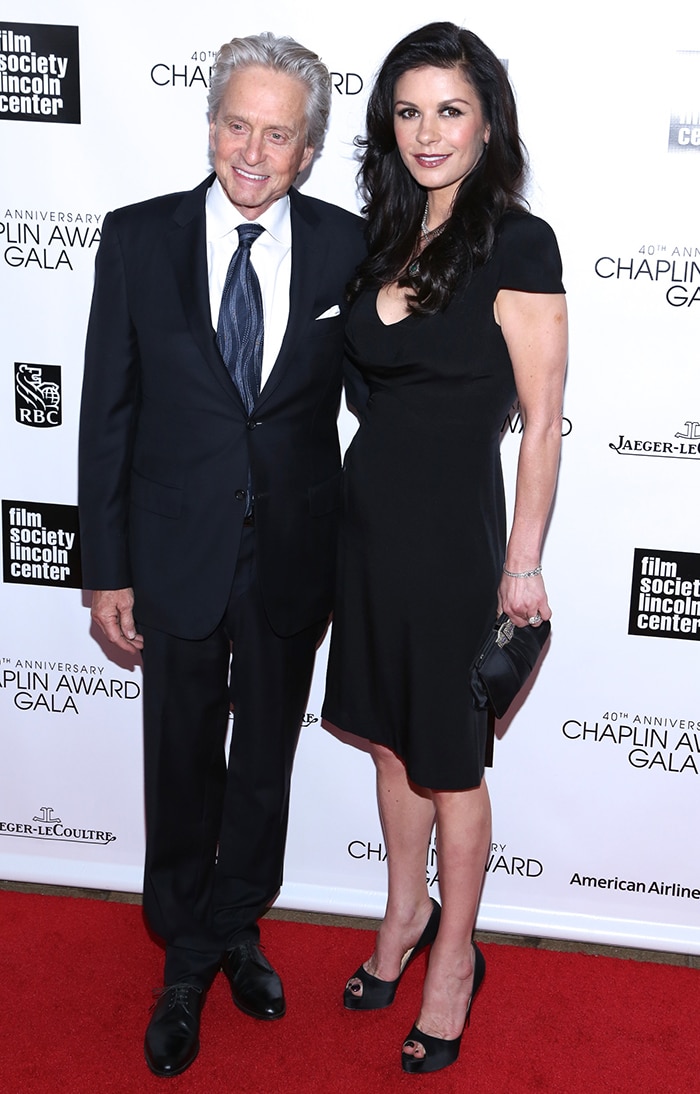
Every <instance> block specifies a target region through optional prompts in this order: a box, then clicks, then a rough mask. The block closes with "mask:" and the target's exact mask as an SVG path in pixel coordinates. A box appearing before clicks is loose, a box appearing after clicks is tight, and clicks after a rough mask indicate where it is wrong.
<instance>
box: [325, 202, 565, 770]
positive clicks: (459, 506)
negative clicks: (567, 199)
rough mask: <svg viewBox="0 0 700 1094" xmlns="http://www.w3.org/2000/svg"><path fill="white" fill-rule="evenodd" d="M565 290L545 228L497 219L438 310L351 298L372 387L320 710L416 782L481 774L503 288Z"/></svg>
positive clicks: (505, 388) (352, 473)
mask: <svg viewBox="0 0 700 1094" xmlns="http://www.w3.org/2000/svg"><path fill="white" fill-rule="evenodd" d="M501 288H504V289H517V290H520V291H524V292H537V293H560V292H562V291H563V289H562V284H561V261H560V258H559V251H558V248H557V243H556V240H555V238H554V234H553V233H552V230H551V228H550V227H549V226H548V225H547V224H546V223H545V222H544V221H542V220H539V219H538V218H537V217H534V216H531V215H529V214H524V213H522V214H521V213H508V214H506V216H504V218H503V220H502V222H501V225H500V229H499V234H498V238H497V242H496V245H495V248H494V252H493V256H492V258H491V259H490V261H489V262H488V263H487V264H486V265H485V266H483V267H482V268H480V269H479V270H477V272H476V273H475V274H474V275H473V277H472V279H471V281H470V282H469V283H468V284H466V285H464V286H462V287H461V288H459V289H458V290H457V292H456V293H455V295H454V297H453V299H452V300H451V302H450V304H449V306H448V307H447V309H446V310H445V311H444V312H440V313H438V314H437V315H433V316H428V317H420V316H413V315H409V316H407V317H406V318H405V319H402V320H401V321H400V322H398V323H393V324H390V325H385V324H384V323H382V321H381V319H380V318H379V316H378V314H377V309H376V298H377V294H376V291H372V292H365V293H363V294H362V295H361V296H360V297H359V298H358V299H357V300H356V302H355V304H354V305H353V308H352V310H351V313H350V317H349V319H348V327H347V353H348V357H349V359H350V361H351V363H352V364H353V365H355V366H356V367H357V368H358V369H359V370H360V372H361V374H362V376H363V378H364V380H365V382H366V384H367V385H368V387H369V391H370V396H369V401H368V403H367V405H366V407H365V409H364V412H363V415H362V420H361V425H360V428H359V430H358V432H357V433H356V435H355V437H354V439H353V441H352V444H351V445H350V448H349V449H348V452H347V455H346V459H345V469H344V505H345V509H344V516H343V524H342V531H341V538H340V547H339V559H338V584H337V592H336V602H335V609H334V617H333V629H332V636H331V649H330V657H329V664H328V679H327V690H326V698H325V702H324V707H323V714H324V717H325V718H326V719H327V720H328V721H330V722H332V723H333V724H334V725H336V726H338V727H340V728H341V729H344V730H347V731H348V732H350V733H354V734H357V735H359V736H361V737H365V738H367V739H368V740H371V741H375V742H377V743H379V744H383V745H387V746H388V747H389V748H391V749H393V750H394V751H395V752H396V753H397V754H398V755H399V756H400V757H401V758H402V759H403V760H404V762H405V763H406V767H407V771H408V774H409V777H410V778H411V779H412V780H413V781H414V782H416V783H417V784H418V785H420V786H426V787H431V788H433V789H440V790H461V789H466V788H468V787H472V786H478V784H479V783H480V781H481V778H482V775H483V772H484V752H485V742H486V728H487V727H486V715H485V713H482V712H478V711H476V710H474V707H473V704H472V698H471V692H470V687H469V668H470V666H471V664H472V662H473V660H474V657H475V656H476V653H477V651H478V649H479V647H480V645H481V643H482V641H483V639H484V638H485V636H486V633H487V632H488V629H489V627H490V625H491V623H492V622H493V620H494V618H495V613H496V594H497V589H498V584H499V581H500V576H501V570H502V567H503V560H504V557H505V506H504V494H503V478H502V472H501V460H500V447H499V440H500V430H501V427H502V425H503V422H504V420H505V417H506V414H507V411H508V408H509V407H510V406H511V404H512V402H513V400H514V399H515V397H516V392H515V383H514V379H513V369H512V366H511V362H510V358H509V356H508V351H507V349H506V345H505V342H504V339H503V336H502V334H501V330H500V327H499V326H498V324H497V323H496V321H495V319H494V314H493V303H494V300H495V298H496V295H497V293H498V291H499V289H501Z"/></svg>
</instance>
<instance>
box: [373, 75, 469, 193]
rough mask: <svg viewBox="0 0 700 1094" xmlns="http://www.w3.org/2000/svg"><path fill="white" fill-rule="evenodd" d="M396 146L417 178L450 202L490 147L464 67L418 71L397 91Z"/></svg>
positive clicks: (398, 83)
mask: <svg viewBox="0 0 700 1094" xmlns="http://www.w3.org/2000/svg"><path fill="white" fill-rule="evenodd" d="M394 133H395V135H396V144H397V147H398V149H399V153H400V155H401V159H402V160H403V162H404V163H405V165H406V167H407V168H408V170H409V171H410V172H411V174H412V175H413V178H414V179H415V180H416V182H417V183H419V184H420V185H421V186H424V187H425V188H426V189H427V190H428V191H433V192H435V193H436V194H437V193H441V194H442V195H444V197H445V198H446V199H447V200H448V201H449V202H450V204H451V202H452V200H453V199H454V195H455V193H456V191H457V188H458V187H459V184H460V183H461V181H462V179H463V178H464V177H465V176H466V175H468V174H469V172H470V171H471V170H472V169H473V167H474V166H475V164H476V163H478V161H479V159H480V158H481V156H482V154H483V151H484V145H485V144H487V143H488V139H489V134H490V126H489V125H487V124H486V122H485V121H484V117H483V112H482V109H481V103H480V101H479V97H478V95H477V93H476V91H475V90H474V88H473V87H472V85H471V84H470V83H469V81H468V80H466V79H465V77H464V76H463V75H462V72H461V71H460V69H458V68H433V67H432V66H426V67H425V68H414V69H411V70H410V71H409V72H404V74H403V76H400V77H399V79H398V80H397V81H396V86H395V87H394Z"/></svg>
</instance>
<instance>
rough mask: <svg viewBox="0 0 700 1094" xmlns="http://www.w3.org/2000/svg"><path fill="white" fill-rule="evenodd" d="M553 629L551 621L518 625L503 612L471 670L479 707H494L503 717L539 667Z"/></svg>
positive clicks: (474, 693)
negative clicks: (536, 664) (535, 624)
mask: <svg viewBox="0 0 700 1094" xmlns="http://www.w3.org/2000/svg"><path fill="white" fill-rule="evenodd" d="M551 630H552V627H551V624H550V622H549V620H548V619H547V620H544V621H543V622H542V623H540V625H539V627H529V626H528V627H516V626H515V624H514V623H512V622H511V620H510V619H509V618H508V616H507V615H506V614H505V612H503V613H502V614H501V615H499V617H498V619H497V620H496V622H495V623H494V625H493V627H492V629H491V630H490V631H489V635H488V638H487V639H486V641H485V642H484V644H483V646H482V647H481V651H480V653H479V656H478V657H477V659H476V661H475V662H474V666H473V668H472V673H471V686H472V694H473V696H474V706H475V707H476V709H477V710H486V709H487V707H491V709H492V711H493V712H494V714H495V715H496V717H497V718H502V717H503V715H504V714H505V712H506V711H507V710H508V707H509V706H510V704H511V703H512V702H513V700H514V699H515V696H516V695H517V694H518V692H519V691H520V689H521V687H522V686H523V684H524V683H525V681H526V680H527V678H528V676H529V675H530V673H531V672H532V670H533V669H534V667H535V663H536V661H537V658H538V657H539V655H540V653H541V652H542V647H543V646H544V644H545V642H546V641H547V639H548V637H549V634H550V632H551Z"/></svg>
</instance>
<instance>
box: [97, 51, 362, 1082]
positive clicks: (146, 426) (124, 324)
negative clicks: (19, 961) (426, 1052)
mask: <svg viewBox="0 0 700 1094" xmlns="http://www.w3.org/2000/svg"><path fill="white" fill-rule="evenodd" d="M330 95H331V83H330V77H329V74H328V71H327V70H326V68H325V66H324V65H322V64H321V62H320V61H319V59H318V57H316V55H315V54H313V53H310V52H309V51H308V50H306V49H304V48H303V47H301V46H299V45H298V44H297V43H296V42H294V41H293V40H292V39H289V38H274V37H273V36H272V35H270V34H263V35H259V36H251V37H249V38H241V39H233V40H232V41H231V42H230V43H228V44H227V45H225V46H223V47H222V48H221V50H220V51H219V54H218V57H217V61H216V65H215V68H214V71H213V76H212V85H211V91H210V96H209V109H210V127H209V137H210V148H211V154H212V163H213V167H214V174H213V175H212V176H210V177H209V178H208V179H206V180H205V182H203V183H202V184H201V185H200V186H198V187H197V188H196V189H195V190H193V191H192V192H189V193H184V194H171V195H168V196H165V197H161V198H156V199H154V200H152V201H147V202H143V203H141V204H139V205H134V206H131V207H129V208H126V209H120V210H117V211H116V212H113V213H111V214H109V215H108V216H107V217H106V218H105V222H104V231H103V236H102V242H101V245H100V249H99V254H98V257H97V264H96V278H95V289H94V296H93V303H92V310H91V315H90V323H89V328H88V337H87V348H86V371H85V381H84V388H83V405H82V414H81V443H80V513H81V538H82V550H83V570H84V575H85V580H86V585H87V586H88V587H90V588H92V589H93V590H97V591H94V592H93V598H92V614H93V617H94V619H95V620H96V622H97V623H98V624H99V626H100V627H101V628H102V630H103V631H104V633H105V635H106V636H107V637H108V638H109V639H110V640H111V641H112V642H114V643H115V644H116V645H117V646H119V647H120V648H121V649H124V650H130V651H135V650H136V651H140V650H142V651H143V673H144V677H143V680H144V769H145V791H146V835H147V838H146V864H145V878H144V909H145V912H146V916H147V919H148V923H149V925H150V927H151V928H152V929H153V930H154V931H155V932H156V933H157V934H158V935H159V936H160V937H161V938H162V939H163V940H164V942H165V988H164V991H163V994H162V995H161V997H160V999H159V1001H158V1003H157V1005H156V1007H155V1009H154V1012H153V1015H152V1018H151V1021H150V1023H149V1026H148V1029H147V1031H146V1040H145V1055H146V1060H147V1063H148V1065H149V1067H150V1068H151V1070H152V1071H153V1072H155V1073H156V1074H157V1075H177V1074H179V1073H180V1072H182V1071H184V1070H185V1068H187V1067H189V1065H190V1064H191V1063H192V1061H193V1060H194V1058H195V1056H196V1055H197V1052H198V1049H199V1021H200V1013H201V1009H202V1005H203V1002H204V998H205V995H206V992H207V989H208V988H209V986H210V985H211V983H212V981H213V979H214V977H215V976H216V974H217V971H218V970H219V968H223V971H224V973H225V974H226V976H227V977H228V979H229V982H230V985H231V990H232V994H233V1000H234V1002H235V1003H236V1005H237V1006H238V1007H240V1009H241V1010H243V1011H245V1012H246V1013H248V1014H251V1015H253V1016H255V1017H258V1018H263V1019H273V1018H280V1017H281V1016H282V1015H283V1014H284V1011H285V1001H284V993H283V989H282V984H281V982H280V979H279V977H278V975H277V973H276V972H275V971H274V969H273V968H272V966H271V965H270V964H269V962H268V961H267V959H266V958H265V957H264V956H263V955H262V953H261V952H260V949H259V945H258V943H259V930H258V927H257V923H256V920H257V918H258V916H259V915H260V914H261V912H262V911H263V910H264V909H265V907H266V906H267V905H268V904H269V903H270V901H271V900H272V899H274V896H275V895H276V893H277V891H278V889H279V887H280V884H281V880H282V860H283V854H284V845H285V838H286V830H287V815H288V801H289V782H290V776H291V767H292V759H293V755H294V750H295V747H296V743H297V739H298V734H299V728H300V723H301V719H302V717H303V713H304V710H305V704H306V699H307V695H308V689H309V684H310V679H311V673H312V668H313V661H314V655H315V649H316V646H317V644H318V642H319V640H320V637H321V635H322V633H323V630H324V628H325V625H326V622H327V619H328V615H329V611H330V608H331V594H332V585H333V571H334V550H335V533H336V510H337V505H338V501H339V485H340V459H339V447H338V437H337V430H336V415H337V410H338V403H339V393H340V385H341V357H342V346H343V313H344V287H345V285H346V283H347V281H348V279H349V277H350V275H351V274H352V272H353V270H354V268H355V266H356V265H357V263H358V262H359V261H360V259H361V258H362V254H363V250H364V248H363V242H362V225H361V221H360V220H359V218H358V217H355V216H353V215H351V214H350V213H347V212H345V211H344V210H341V209H338V208H336V207H334V206H332V205H328V204H326V203H324V202H320V201H317V200H314V199H312V198H309V197H306V196H303V195H301V194H299V193H298V192H297V191H296V190H294V189H292V188H291V185H292V182H293V181H294V179H295V178H296V176H297V175H298V173H299V172H300V171H302V170H304V169H305V168H306V167H308V166H309V164H310V163H311V160H312V158H313V155H314V150H315V149H316V148H317V147H318V146H319V145H320V142H321V140H322V137H323V133H324V130H325V126H326V122H327V118H328V112H329V109H330ZM251 225H255V226H256V227H251ZM229 661H230V662H231V663H230V677H229ZM230 703H232V705H233V708H234V729H233V735H232V742H231V748H230V756H229V760H228V765H226V761H225V754H224V741H225V736H226V731H227V724H228V713H229V704H230Z"/></svg>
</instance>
